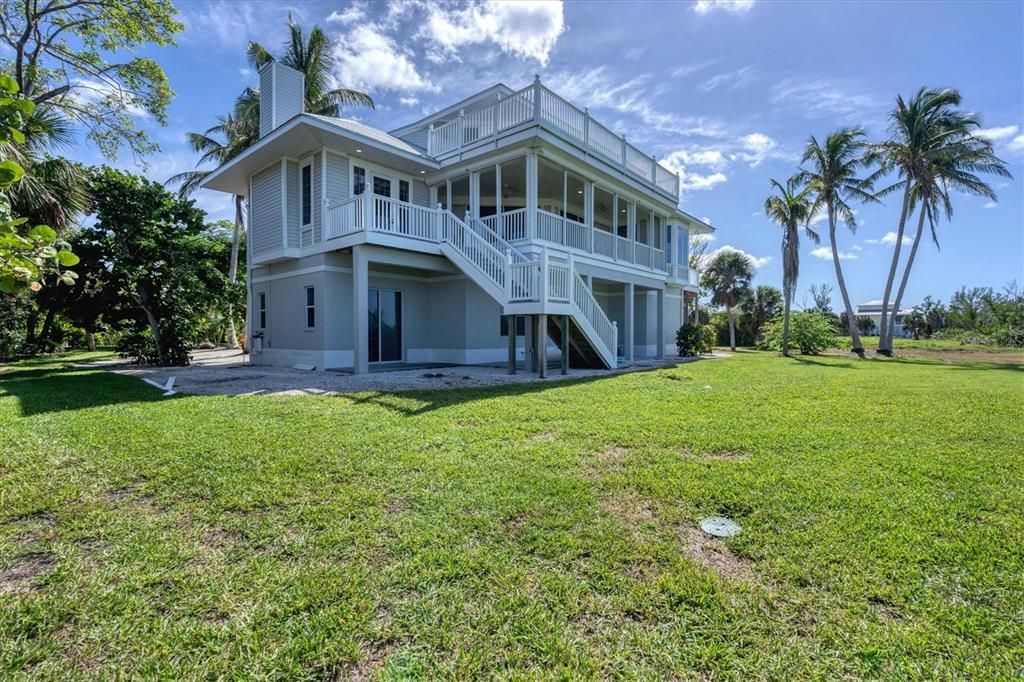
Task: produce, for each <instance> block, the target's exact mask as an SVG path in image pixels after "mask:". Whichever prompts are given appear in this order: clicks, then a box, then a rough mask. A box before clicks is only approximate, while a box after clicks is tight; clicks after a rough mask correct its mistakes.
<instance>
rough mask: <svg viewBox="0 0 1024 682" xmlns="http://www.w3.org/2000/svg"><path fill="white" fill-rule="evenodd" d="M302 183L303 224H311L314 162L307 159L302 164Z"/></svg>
mask: <svg viewBox="0 0 1024 682" xmlns="http://www.w3.org/2000/svg"><path fill="white" fill-rule="evenodd" d="M299 173H300V176H301V184H300V186H299V187H300V193H301V194H300V203H301V206H302V224H303V225H309V224H310V223H312V222H313V163H312V162H311V161H307V162H306V163H304V164H302V170H301V171H299Z"/></svg>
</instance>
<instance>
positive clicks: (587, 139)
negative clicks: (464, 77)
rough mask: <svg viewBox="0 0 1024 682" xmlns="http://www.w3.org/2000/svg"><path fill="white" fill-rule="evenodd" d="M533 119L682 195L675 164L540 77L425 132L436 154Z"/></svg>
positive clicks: (662, 188)
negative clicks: (639, 144) (643, 147)
mask: <svg viewBox="0 0 1024 682" xmlns="http://www.w3.org/2000/svg"><path fill="white" fill-rule="evenodd" d="M529 122H536V123H538V124H542V125H548V126H550V127H552V128H554V129H555V130H557V131H559V132H560V133H562V134H564V135H566V136H568V137H569V138H571V139H573V140H575V141H576V142H577V143H579V144H580V145H581V146H582V147H583V148H584V149H586V150H587V151H588V152H591V153H595V152H596V154H597V155H598V156H600V157H603V158H604V159H605V160H606V161H609V162H611V163H612V164H613V165H616V166H619V167H621V168H622V169H624V170H626V171H627V172H629V173H630V174H631V175H633V176H635V177H637V178H638V179H640V180H642V181H644V182H646V183H647V184H649V185H651V186H653V187H655V188H657V189H658V190H660V191H661V192H663V193H665V194H667V195H669V196H671V197H672V198H673V199H678V197H679V176H678V175H677V174H676V173H675V172H674V171H673V170H672V169H671V168H668V167H666V166H663V165H662V164H660V163H658V160H657V159H656V158H655V157H653V156H646V155H645V154H644V153H643V152H642V151H640V150H639V149H638V148H636V147H634V146H633V145H632V144H630V143H629V142H627V141H626V137H625V136H624V135H623V136H619V135H616V134H615V133H614V132H612V131H611V130H609V129H608V128H606V127H605V126H603V125H601V124H600V123H598V122H597V121H595V120H594V119H592V118H591V117H590V112H589V111H588V110H587V109H580V108H579V107H577V106H575V105H574V104H571V103H570V102H568V101H567V100H565V99H563V98H562V97H561V96H559V95H558V94H557V93H555V92H554V91H552V90H550V89H548V88H546V87H544V86H543V85H541V82H540V77H537V78H536V79H535V80H534V82H533V84H532V85H529V86H527V87H525V88H523V89H522V90H520V91H518V92H515V93H513V94H511V95H509V96H508V97H505V98H501V99H499V100H498V101H497V102H496V103H495V104H492V105H491V106H489V107H485V108H483V109H478V110H476V111H471V112H469V113H461V112H460V114H459V116H458V118H455V119H453V120H451V121H449V122H447V123H445V124H443V125H440V126H437V127H434V126H433V125H431V126H430V130H429V131H428V134H427V153H428V154H430V155H431V156H435V157H439V156H444V155H445V154H450V153H452V152H457V151H459V150H461V149H462V148H463V147H466V146H469V145H472V144H475V143H477V142H480V141H481V140H486V139H488V138H494V137H495V136H496V135H497V134H498V133H500V132H502V131H503V130H508V129H509V128H514V127H515V126H519V125H522V124H524V123H529Z"/></svg>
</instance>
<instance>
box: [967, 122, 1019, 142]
mask: <svg viewBox="0 0 1024 682" xmlns="http://www.w3.org/2000/svg"><path fill="white" fill-rule="evenodd" d="M1018 130H1020V128H1018V127H1017V126H1013V125H1011V126H1002V127H999V128H980V129H978V130H975V131H974V136H975V137H980V138H983V139H986V140H988V141H989V142H997V141H999V140H1005V139H1006V138H1009V137H1013V136H1014V135H1016V134H1017V131H1018Z"/></svg>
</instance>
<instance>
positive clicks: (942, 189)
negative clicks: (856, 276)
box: [879, 134, 1011, 354]
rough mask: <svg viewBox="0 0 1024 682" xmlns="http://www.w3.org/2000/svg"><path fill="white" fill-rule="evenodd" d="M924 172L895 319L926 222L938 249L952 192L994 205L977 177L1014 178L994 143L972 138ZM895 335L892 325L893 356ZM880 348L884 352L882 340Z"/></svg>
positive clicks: (951, 146)
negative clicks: (939, 231) (941, 223)
mask: <svg viewBox="0 0 1024 682" xmlns="http://www.w3.org/2000/svg"><path fill="white" fill-rule="evenodd" d="M924 170H925V172H924V173H922V174H919V176H918V179H917V181H916V184H915V187H914V189H913V191H912V192H911V197H910V213H911V214H912V213H913V210H914V206H915V204H920V210H919V215H918V221H917V233H916V234H915V235H914V244H913V245H912V246H911V247H910V254H909V255H908V256H907V263H906V265H905V266H904V268H903V277H902V278H900V286H899V288H898V289H897V290H896V298H895V300H894V302H893V307H892V310H893V318H894V319H895V316H896V315H897V314H898V312H899V309H900V305H901V304H902V303H903V294H904V292H905V291H906V288H907V281H908V280H909V279H910V270H911V268H912V267H913V266H914V257H915V256H916V255H917V247H918V245H919V244H920V243H921V234H922V233H923V232H924V223H925V220H926V219H927V221H928V227H929V231H930V232H931V236H932V241H933V242H934V243H935V247H936V248H938V246H939V237H938V234H937V233H936V231H935V228H936V225H937V223H938V221H939V220H940V218H941V217H942V216H943V215H944V216H945V217H946V220H952V219H953V202H952V201H951V199H950V190H957V191H959V192H961V193H963V194H971V195H974V196H980V197H984V198H986V199H992V200H993V201H995V200H996V198H997V197H996V193H995V191H994V190H993V189H992V188H991V187H990V186H989V185H988V184H986V183H985V182H984V181H982V180H981V178H979V177H978V176H977V173H992V174H994V175H998V176H1000V177H1004V178H1009V177H1011V176H1010V172H1009V170H1008V169H1007V168H1006V164H1005V163H1004V162H1003V161H1002V160H1001V159H1000V158H999V157H997V156H996V155H995V152H994V151H993V149H992V143H991V142H989V141H988V140H984V139H981V138H978V137H974V136H973V135H970V134H968V135H967V136H966V137H963V138H962V139H961V140H959V141H958V142H953V141H951V142H950V143H949V144H947V145H946V150H945V153H943V154H941V155H939V156H936V157H934V159H933V161H932V163H931V164H929V165H928V166H927V167H925V168H924ZM892 335H893V325H892V324H890V325H889V329H888V337H887V345H886V346H885V349H884V350H885V351H888V353H889V354H891V353H892ZM879 348H881V339H880V340H879Z"/></svg>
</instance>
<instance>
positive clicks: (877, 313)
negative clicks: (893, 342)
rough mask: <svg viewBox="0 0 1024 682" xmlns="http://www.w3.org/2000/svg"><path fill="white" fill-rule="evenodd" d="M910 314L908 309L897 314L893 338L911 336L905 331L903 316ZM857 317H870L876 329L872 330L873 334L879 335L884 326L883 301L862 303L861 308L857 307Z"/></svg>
mask: <svg viewBox="0 0 1024 682" xmlns="http://www.w3.org/2000/svg"><path fill="white" fill-rule="evenodd" d="M909 314H910V309H907V308H905V309H903V310H901V311H899V312H898V313H896V316H895V321H894V327H893V336H903V337H907V336H910V333H909V332H904V331H903V316H904V315H909ZM857 317H870V318H871V321H872V322H873V323H874V327H873V329H872V330H871V334H878V328H879V327H880V326H881V324H882V301H881V300H877V301H867V302H865V303H861V304H860V305H859V306H857Z"/></svg>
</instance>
